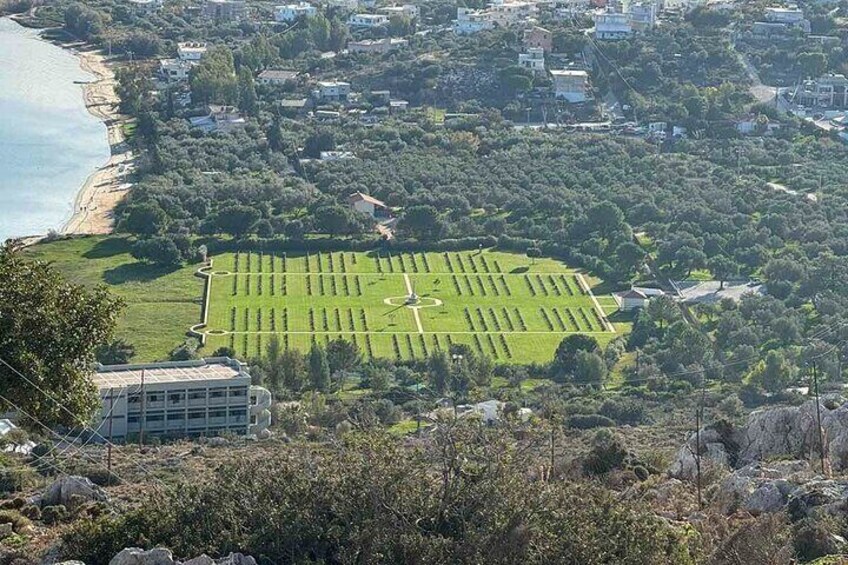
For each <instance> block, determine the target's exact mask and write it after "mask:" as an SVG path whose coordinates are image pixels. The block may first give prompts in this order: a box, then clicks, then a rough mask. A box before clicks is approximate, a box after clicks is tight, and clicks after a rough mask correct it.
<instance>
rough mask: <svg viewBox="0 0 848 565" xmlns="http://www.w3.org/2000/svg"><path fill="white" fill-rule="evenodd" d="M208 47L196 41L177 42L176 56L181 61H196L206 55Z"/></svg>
mask: <svg viewBox="0 0 848 565" xmlns="http://www.w3.org/2000/svg"><path fill="white" fill-rule="evenodd" d="M207 50H208V47H207V45H206V43H203V42H198V41H186V42H182V43H178V44H177V57H178V58H179V59H180V60H181V61H194V62H197V61H199V60H201V59H202V58H203V56H204V55H206V51H207Z"/></svg>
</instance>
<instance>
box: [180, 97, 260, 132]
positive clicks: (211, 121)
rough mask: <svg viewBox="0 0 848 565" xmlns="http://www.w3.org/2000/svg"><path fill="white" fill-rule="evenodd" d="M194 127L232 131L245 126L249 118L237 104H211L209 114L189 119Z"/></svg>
mask: <svg viewBox="0 0 848 565" xmlns="http://www.w3.org/2000/svg"><path fill="white" fill-rule="evenodd" d="M188 121H189V123H190V124H191V126H192V127H195V128H197V129H200V130H203V131H205V132H207V133H211V132H216V131H220V132H231V131H233V130H236V129H240V128H243V127H244V126H245V124H247V120H245V119H244V116H242V115H241V113H240V112H239V111H238V108H236V107H235V106H218V105H213V104H210V105H209V106H208V108H207V114H206V115H204V116H197V117H194V118H189V119H188Z"/></svg>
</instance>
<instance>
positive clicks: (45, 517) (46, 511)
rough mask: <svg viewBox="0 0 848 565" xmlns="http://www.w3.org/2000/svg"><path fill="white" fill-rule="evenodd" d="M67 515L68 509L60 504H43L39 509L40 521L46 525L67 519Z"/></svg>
mask: <svg viewBox="0 0 848 565" xmlns="http://www.w3.org/2000/svg"><path fill="white" fill-rule="evenodd" d="M67 517H68V509H67V508H65V507H64V506H63V505H61V504H59V505H57V506H45V507H44V508H42V510H41V521H42V522H44V523H45V524H47V525H48V526H52V525H53V524H58V523H59V522H62V521H64V520H65V519H67Z"/></svg>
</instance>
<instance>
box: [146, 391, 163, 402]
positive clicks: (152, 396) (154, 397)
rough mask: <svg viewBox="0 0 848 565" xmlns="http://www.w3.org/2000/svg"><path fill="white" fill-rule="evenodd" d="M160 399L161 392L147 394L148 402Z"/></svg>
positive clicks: (159, 400)
mask: <svg viewBox="0 0 848 565" xmlns="http://www.w3.org/2000/svg"><path fill="white" fill-rule="evenodd" d="M162 400H163V399H162V394H161V393H156V392H151V393H149V394H148V395H147V401H148V402H161V401H162Z"/></svg>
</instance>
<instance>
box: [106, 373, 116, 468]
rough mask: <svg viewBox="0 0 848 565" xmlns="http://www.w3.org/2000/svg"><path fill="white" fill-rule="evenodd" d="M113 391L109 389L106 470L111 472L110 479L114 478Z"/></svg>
mask: <svg viewBox="0 0 848 565" xmlns="http://www.w3.org/2000/svg"><path fill="white" fill-rule="evenodd" d="M112 394H113V390H112V389H111V388H110V389H109V445H107V446H106V469H107V470H108V471H109V478H110V479H111V478H112V419H113V414H114V413H115V412H114V408H115V397H114V396H112Z"/></svg>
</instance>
